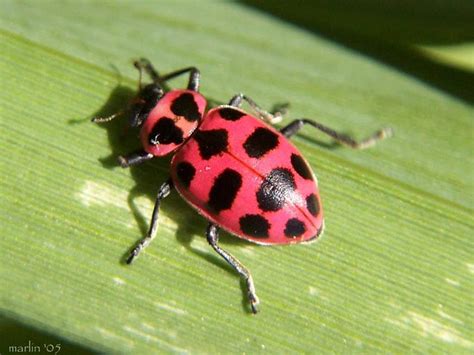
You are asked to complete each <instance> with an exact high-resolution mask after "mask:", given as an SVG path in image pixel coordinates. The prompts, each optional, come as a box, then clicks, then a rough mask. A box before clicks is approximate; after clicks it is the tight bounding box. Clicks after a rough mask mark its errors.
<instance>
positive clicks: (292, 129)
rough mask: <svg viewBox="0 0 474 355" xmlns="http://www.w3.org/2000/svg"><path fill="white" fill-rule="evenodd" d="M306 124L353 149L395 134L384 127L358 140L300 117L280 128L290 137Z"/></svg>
mask: <svg viewBox="0 0 474 355" xmlns="http://www.w3.org/2000/svg"><path fill="white" fill-rule="evenodd" d="M306 124H307V125H310V126H312V127H314V128H316V129H318V130H320V131H321V132H323V133H325V134H327V135H328V136H330V137H332V138H334V140H336V141H337V142H339V143H341V144H344V145H345V146H348V147H350V148H353V149H365V148H369V147H372V146H373V145H375V144H376V143H377V142H378V141H380V140H382V139H385V138H389V137H391V136H392V135H393V130H392V129H391V128H383V129H381V130H378V131H376V132H375V133H373V134H372V135H371V136H369V137H367V138H366V139H363V140H361V141H356V140H355V139H354V138H352V137H350V136H348V135H345V134H343V133H340V132H337V131H335V130H333V129H332V128H329V127H327V126H324V125H322V124H321V123H318V122H316V121H313V120H309V119H307V118H300V119H297V120H294V121H293V122H291V123H290V124H288V125H287V126H285V127H283V128H282V129H281V130H280V132H281V133H282V134H283V135H284V136H285V137H288V138H290V137H291V136H293V135H295V134H296V133H297V132H298V131H299V130H300V129H301V128H303V126H304V125H306Z"/></svg>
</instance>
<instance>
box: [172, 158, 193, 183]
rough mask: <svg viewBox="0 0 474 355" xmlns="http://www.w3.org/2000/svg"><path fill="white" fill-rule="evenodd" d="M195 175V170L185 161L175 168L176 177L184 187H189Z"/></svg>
mask: <svg viewBox="0 0 474 355" xmlns="http://www.w3.org/2000/svg"><path fill="white" fill-rule="evenodd" d="M195 174H196V168H195V167H194V166H192V164H191V163H188V162H187V161H182V162H181V163H179V164H178V166H176V175H177V176H178V179H179V181H181V183H182V184H183V185H184V186H186V187H189V185H191V181H193V179H194V175H195Z"/></svg>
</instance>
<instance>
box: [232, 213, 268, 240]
mask: <svg viewBox="0 0 474 355" xmlns="http://www.w3.org/2000/svg"><path fill="white" fill-rule="evenodd" d="M239 224H240V230H241V231H242V232H243V233H244V234H246V235H248V236H249V237H254V238H268V230H269V229H270V223H268V221H267V219H266V218H265V217H263V216H260V215H258V214H246V215H245V216H243V217H240V219H239Z"/></svg>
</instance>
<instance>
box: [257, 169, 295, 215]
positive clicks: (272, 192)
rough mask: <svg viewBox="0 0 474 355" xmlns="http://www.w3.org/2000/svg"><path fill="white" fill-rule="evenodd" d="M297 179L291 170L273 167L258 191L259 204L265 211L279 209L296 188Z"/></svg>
mask: <svg viewBox="0 0 474 355" xmlns="http://www.w3.org/2000/svg"><path fill="white" fill-rule="evenodd" d="M295 187H296V185H295V179H294V177H293V174H292V173H291V171H290V170H288V169H285V168H276V169H273V170H272V171H271V172H270V174H268V175H267V176H266V177H265V179H264V180H263V182H262V184H261V185H260V187H259V189H258V191H257V201H258V206H259V207H260V209H262V210H263V211H278V210H279V209H281V208H282V207H283V205H284V204H285V202H286V200H287V199H288V197H289V196H290V195H291V194H292V193H293V191H294V190H295Z"/></svg>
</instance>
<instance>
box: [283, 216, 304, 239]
mask: <svg viewBox="0 0 474 355" xmlns="http://www.w3.org/2000/svg"><path fill="white" fill-rule="evenodd" d="M305 231H306V227H305V225H304V223H303V222H301V221H300V220H299V219H298V218H290V219H289V220H288V221H287V222H286V226H285V231H284V233H285V235H286V236H287V237H288V238H295V237H299V236H300V235H301V234H303V233H304V232H305Z"/></svg>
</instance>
